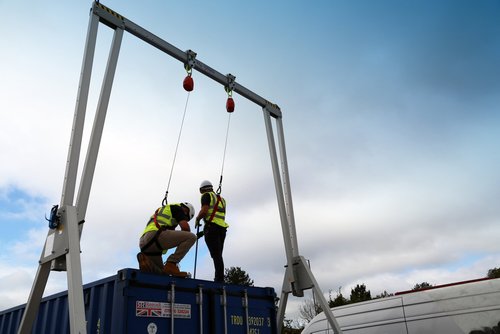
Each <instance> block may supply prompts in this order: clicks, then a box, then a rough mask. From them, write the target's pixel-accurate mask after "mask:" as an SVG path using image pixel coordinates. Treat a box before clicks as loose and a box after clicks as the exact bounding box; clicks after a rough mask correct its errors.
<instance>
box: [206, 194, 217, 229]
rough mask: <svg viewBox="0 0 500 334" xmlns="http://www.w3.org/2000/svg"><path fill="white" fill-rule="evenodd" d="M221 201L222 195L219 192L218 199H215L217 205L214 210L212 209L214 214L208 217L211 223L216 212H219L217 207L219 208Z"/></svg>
mask: <svg viewBox="0 0 500 334" xmlns="http://www.w3.org/2000/svg"><path fill="white" fill-rule="evenodd" d="M219 202H220V195H219V194H217V201H215V207H214V211H212V214H211V215H210V218H208V221H209V222H210V223H211V222H212V220H213V219H214V217H215V214H216V213H217V209H219Z"/></svg>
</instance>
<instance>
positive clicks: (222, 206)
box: [202, 191, 229, 227]
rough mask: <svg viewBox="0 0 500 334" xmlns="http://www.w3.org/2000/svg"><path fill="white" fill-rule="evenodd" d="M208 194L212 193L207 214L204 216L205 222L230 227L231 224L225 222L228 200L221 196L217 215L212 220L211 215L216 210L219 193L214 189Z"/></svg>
mask: <svg viewBox="0 0 500 334" xmlns="http://www.w3.org/2000/svg"><path fill="white" fill-rule="evenodd" d="M208 194H209V195H210V205H209V208H208V212H207V214H206V215H205V217H203V219H204V220H205V222H211V223H214V224H217V225H219V226H221V227H228V226H229V225H228V224H227V223H226V222H225V219H226V200H225V199H224V198H222V196H221V197H220V201H219V204H218V205H217V210H216V211H215V215H214V217H213V219H212V221H210V217H212V213H213V212H214V210H215V203H217V195H216V194H215V193H214V192H213V191H211V192H208ZM203 195H204V194H203ZM203 195H202V197H203Z"/></svg>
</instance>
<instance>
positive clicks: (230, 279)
mask: <svg viewBox="0 0 500 334" xmlns="http://www.w3.org/2000/svg"><path fill="white" fill-rule="evenodd" d="M224 282H225V283H229V284H238V285H245V286H253V279H250V276H248V274H247V273H246V272H245V271H244V270H242V269H241V268H240V267H231V268H229V269H228V268H226V269H225V270H224Z"/></svg>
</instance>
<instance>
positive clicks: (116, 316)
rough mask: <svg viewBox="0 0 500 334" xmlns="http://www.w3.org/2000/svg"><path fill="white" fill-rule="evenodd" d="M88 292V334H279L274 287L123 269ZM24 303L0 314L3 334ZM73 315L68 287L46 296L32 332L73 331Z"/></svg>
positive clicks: (11, 333)
mask: <svg viewBox="0 0 500 334" xmlns="http://www.w3.org/2000/svg"><path fill="white" fill-rule="evenodd" d="M83 290H84V292H83V293H84V301H85V317H86V320H87V332H88V333H116V334H125V333H126V334H136V333H217V334H218V333H231V334H232V333H236V334H237V333H253V334H268V333H270V334H273V333H277V328H276V306H275V301H276V293H275V291H274V289H273V288H258V287H247V286H241V285H232V284H220V283H215V282H211V281H204V280H196V279H189V278H176V277H171V276H164V275H155V274H149V273H143V272H140V271H139V270H137V269H122V270H120V271H118V273H117V274H116V275H115V276H110V277H108V278H104V279H102V280H99V281H96V282H93V283H89V284H86V285H84V287H83ZM25 306H26V305H21V306H17V307H14V308H11V309H8V310H5V311H2V312H0V333H2V334H15V333H17V330H18V327H19V325H20V323H21V318H22V315H23V312H24V308H25ZM68 314H69V313H68V293H67V291H65V292H61V293H58V294H55V295H52V296H48V297H45V298H43V299H42V303H41V304H40V309H39V312H38V317H37V320H36V321H35V323H34V324H33V331H32V332H33V333H39V334H49V333H54V334H60V333H69V332H70V326H69V315H68ZM172 314H173V315H174V316H173V317H172V316H171V315H172Z"/></svg>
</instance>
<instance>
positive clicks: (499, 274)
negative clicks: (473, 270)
mask: <svg viewBox="0 0 500 334" xmlns="http://www.w3.org/2000/svg"><path fill="white" fill-rule="evenodd" d="M488 278H500V268H493V269H490V270H488Z"/></svg>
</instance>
